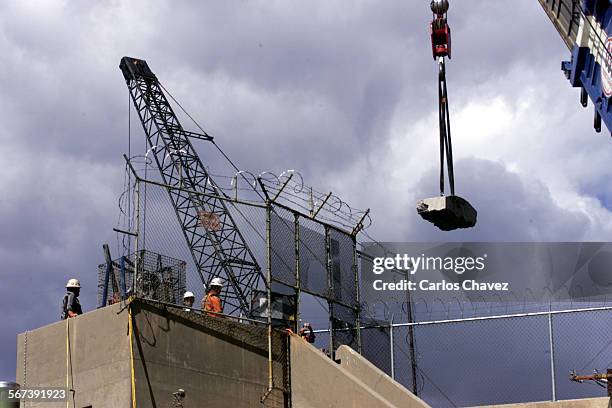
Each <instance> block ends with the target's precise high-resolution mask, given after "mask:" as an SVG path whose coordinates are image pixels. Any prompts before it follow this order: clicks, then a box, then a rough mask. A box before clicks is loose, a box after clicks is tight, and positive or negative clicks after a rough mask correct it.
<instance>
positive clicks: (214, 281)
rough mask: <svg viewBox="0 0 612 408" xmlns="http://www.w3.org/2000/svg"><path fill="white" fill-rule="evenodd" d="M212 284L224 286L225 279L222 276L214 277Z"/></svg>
mask: <svg viewBox="0 0 612 408" xmlns="http://www.w3.org/2000/svg"><path fill="white" fill-rule="evenodd" d="M210 286H221V287H223V279H221V278H213V280H211V281H210Z"/></svg>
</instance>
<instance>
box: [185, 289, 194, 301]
mask: <svg viewBox="0 0 612 408" xmlns="http://www.w3.org/2000/svg"><path fill="white" fill-rule="evenodd" d="M187 298H195V295H194V294H193V292H189V291H187V292H185V294H184V295H183V299H187Z"/></svg>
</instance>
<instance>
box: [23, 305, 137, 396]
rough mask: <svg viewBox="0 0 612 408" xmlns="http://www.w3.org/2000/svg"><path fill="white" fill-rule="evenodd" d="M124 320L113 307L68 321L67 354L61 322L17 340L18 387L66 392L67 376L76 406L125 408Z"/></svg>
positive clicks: (126, 348)
mask: <svg viewBox="0 0 612 408" xmlns="http://www.w3.org/2000/svg"><path fill="white" fill-rule="evenodd" d="M127 316H128V313H127V310H123V311H122V310H121V308H120V305H119V304H117V305H113V306H109V307H106V308H104V309H98V310H95V311H92V312H89V313H86V314H84V315H82V316H77V317H75V318H73V319H69V320H68V325H69V326H68V328H69V333H70V335H69V339H70V348H69V352H67V349H66V338H67V335H66V325H67V323H66V321H60V322H56V323H53V324H50V325H48V326H45V327H41V328H39V329H36V330H32V331H29V332H26V333H22V334H20V335H18V337H17V373H16V378H17V382H18V383H20V384H21V387H22V388H27V387H65V386H66V377H67V376H68V378H69V383H70V384H71V387H72V388H73V389H74V390H75V394H74V402H75V403H74V406H75V407H77V408H82V407H86V406H89V405H91V406H93V407H129V406H130V395H131V392H130V384H131V383H130V354H129V336H128V330H127V329H128V325H127V324H128V319H127ZM67 357H68V359H67ZM67 360H68V364H67ZM22 406H25V407H43V408H54V407H65V406H66V403H65V402H63V403H49V402H39V403H34V402H26V403H24V404H22ZM70 406H73V404H72V403H71V404H70Z"/></svg>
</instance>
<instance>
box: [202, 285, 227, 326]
mask: <svg viewBox="0 0 612 408" xmlns="http://www.w3.org/2000/svg"><path fill="white" fill-rule="evenodd" d="M209 286H210V287H209V289H208V291H207V292H206V296H204V299H202V310H204V311H205V312H214V313H208V315H209V316H213V317H215V316H217V315H216V314H215V313H223V303H222V302H221V297H220V296H221V290H222V289H223V280H222V279H221V278H213V280H211V281H210V285H209Z"/></svg>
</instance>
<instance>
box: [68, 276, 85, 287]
mask: <svg viewBox="0 0 612 408" xmlns="http://www.w3.org/2000/svg"><path fill="white" fill-rule="evenodd" d="M66 287H67V288H80V287H81V282H79V280H78V279H74V278H72V279H69V280H68V283H67V284H66Z"/></svg>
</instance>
